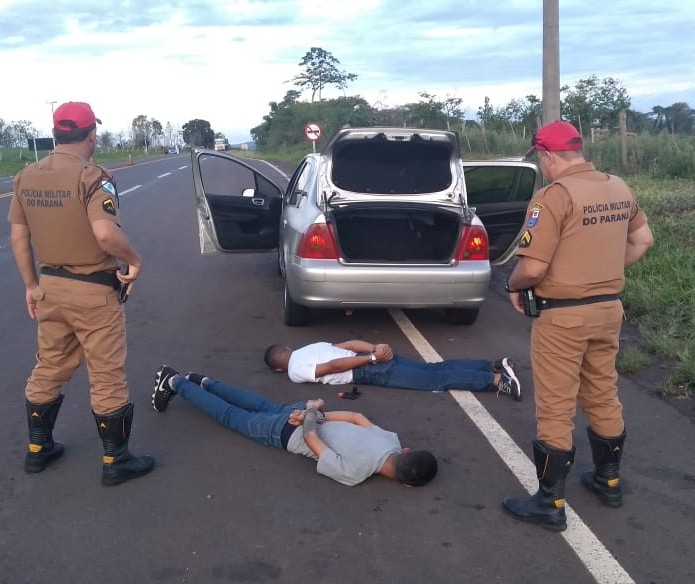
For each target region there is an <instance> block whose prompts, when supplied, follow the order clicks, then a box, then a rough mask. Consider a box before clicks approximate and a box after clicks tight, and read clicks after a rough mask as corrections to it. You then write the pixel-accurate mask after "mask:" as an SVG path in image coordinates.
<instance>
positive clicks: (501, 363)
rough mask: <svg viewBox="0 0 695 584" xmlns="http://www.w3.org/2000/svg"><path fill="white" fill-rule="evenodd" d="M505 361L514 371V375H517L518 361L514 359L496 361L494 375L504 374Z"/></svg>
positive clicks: (507, 358) (493, 366)
mask: <svg viewBox="0 0 695 584" xmlns="http://www.w3.org/2000/svg"><path fill="white" fill-rule="evenodd" d="M504 361H506V362H507V365H508V366H509V367H511V368H512V369H513V370H514V373H516V361H515V360H514V359H511V358H510V357H504V358H502V359H495V360H494V361H493V362H492V371H493V372H494V373H502V371H504Z"/></svg>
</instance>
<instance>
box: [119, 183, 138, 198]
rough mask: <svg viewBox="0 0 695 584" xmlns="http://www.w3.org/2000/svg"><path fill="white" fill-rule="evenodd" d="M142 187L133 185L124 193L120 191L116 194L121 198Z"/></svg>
mask: <svg viewBox="0 0 695 584" xmlns="http://www.w3.org/2000/svg"><path fill="white" fill-rule="evenodd" d="M140 187H142V185H135V186H134V187H130V188H129V189H126V190H125V191H121V192H120V193H118V196H119V197H122V196H124V195H127V194H128V193H132V192H133V191H137V190H138V189H139V188H140Z"/></svg>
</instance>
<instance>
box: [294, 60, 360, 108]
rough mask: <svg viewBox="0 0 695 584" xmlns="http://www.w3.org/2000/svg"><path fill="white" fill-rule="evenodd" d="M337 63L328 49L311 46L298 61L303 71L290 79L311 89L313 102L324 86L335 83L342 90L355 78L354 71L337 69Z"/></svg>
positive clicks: (338, 62)
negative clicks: (348, 71)
mask: <svg viewBox="0 0 695 584" xmlns="http://www.w3.org/2000/svg"><path fill="white" fill-rule="evenodd" d="M339 64H340V61H338V59H336V58H335V57H334V56H333V55H331V53H329V52H328V51H326V50H324V49H321V48H319V47H311V50H310V51H309V52H307V53H306V55H304V57H303V58H302V60H301V61H300V62H299V66H300V67H304V71H302V72H301V73H300V74H299V75H295V76H294V77H293V78H292V79H291V81H294V84H295V85H296V86H297V87H301V88H302V89H305V88H307V87H308V88H309V89H311V103H314V100H315V99H316V95H317V94H318V98H319V101H321V94H322V92H323V89H324V88H325V87H326V86H328V85H335V86H337V87H338V89H341V90H343V92H344V91H345V89H346V88H347V85H348V82H350V81H354V80H355V79H357V75H355V74H354V73H347V72H346V71H339V70H338V65H339Z"/></svg>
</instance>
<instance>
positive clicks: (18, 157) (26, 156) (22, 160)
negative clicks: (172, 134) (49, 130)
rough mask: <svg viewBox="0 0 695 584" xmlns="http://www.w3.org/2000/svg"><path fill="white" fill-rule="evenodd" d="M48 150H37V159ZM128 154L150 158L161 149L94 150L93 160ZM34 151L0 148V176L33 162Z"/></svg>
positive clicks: (117, 159) (119, 158)
mask: <svg viewBox="0 0 695 584" xmlns="http://www.w3.org/2000/svg"><path fill="white" fill-rule="evenodd" d="M47 154H48V152H39V160H41V158H43V157H44V156H46V155H47ZM128 154H131V155H132V157H133V159H134V160H138V159H142V158H152V157H156V156H162V155H163V154H164V152H163V150H162V149H158V150H150V152H149V153H147V154H145V153H144V152H143V151H141V150H138V151H133V152H127V151H114V152H95V154H94V160H95V162H96V163H97V164H105V163H109V162H125V161H127V160H128ZM35 161H36V158H35V157H34V152H33V151H30V150H26V149H25V150H19V149H9V148H0V176H14V175H15V174H17V173H18V172H19V171H20V170H22V169H23V168H24V167H25V166H26V165H27V164H31V163H32V162H35Z"/></svg>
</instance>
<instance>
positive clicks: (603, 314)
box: [503, 121, 653, 531]
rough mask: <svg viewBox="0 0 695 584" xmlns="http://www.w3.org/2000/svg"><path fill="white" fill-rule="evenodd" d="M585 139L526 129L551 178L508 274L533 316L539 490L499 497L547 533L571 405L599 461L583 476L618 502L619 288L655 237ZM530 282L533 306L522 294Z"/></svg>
mask: <svg viewBox="0 0 695 584" xmlns="http://www.w3.org/2000/svg"><path fill="white" fill-rule="evenodd" d="M582 147H583V140H582V136H581V134H579V132H578V131H577V130H576V129H575V128H574V126H572V125H571V124H568V123H566V122H562V121H557V122H553V123H551V124H548V125H546V126H544V127H542V128H541V129H540V130H539V131H538V132H537V133H536V135H535V136H534V141H533V146H532V148H531V149H530V150H529V151H528V152H527V156H528V155H530V154H532V153H534V152H535V153H536V154H537V157H538V164H539V165H540V168H541V171H542V173H543V175H544V177H545V178H546V179H547V181H548V182H550V184H549V185H548V186H546V187H544V188H542V189H540V190H539V191H538V192H537V193H536V194H535V195H534V197H533V199H532V200H531V202H530V204H529V208H528V215H527V218H526V227H525V229H526V230H525V232H524V234H523V236H522V239H521V242H520V244H519V249H518V252H517V255H518V256H519V261H518V263H517V265H516V266H515V268H514V271H513V272H512V274H511V276H510V277H509V280H508V281H507V291H508V292H509V294H510V299H511V302H512V305H513V306H514V308H515V309H516V310H517V311H518V312H521V313H522V314H524V313H526V314H528V315H529V316H531V315H533V312H536V314H537V318H534V320H533V326H532V332H531V364H532V368H533V382H534V389H535V400H536V425H537V437H536V438H537V439H536V440H534V442H533V453H534V459H535V464H536V473H537V476H538V481H539V486H538V491H537V492H536V493H535V494H534V495H532V496H530V497H525V498H507V499H505V500H504V503H503V505H504V508H505V509H506V510H507V511H508V512H509V513H511V514H512V515H513V516H514V517H515V518H517V519H520V520H524V521H529V522H532V523H536V524H539V525H541V526H542V527H545V528H547V529H550V530H553V531H562V530H564V529H565V528H566V527H567V521H566V515H565V509H564V505H565V478H566V477H567V473H568V472H569V470H570V467H571V466H572V463H573V462H574V453H575V447H574V446H573V444H572V430H573V429H574V423H573V419H574V417H575V413H576V408H577V402H579V405H580V406H581V407H582V409H583V411H584V413H585V414H586V416H587V418H588V419H589V423H590V426H589V427H588V429H587V431H588V435H589V444H590V445H591V452H592V456H593V461H594V465H595V467H594V469H593V470H591V471H588V472H586V473H584V475H582V483H583V484H584V485H585V486H586V487H587V488H589V489H590V490H591V491H592V492H594V493H595V494H596V495H598V497H599V499H600V500H601V502H602V503H603V504H604V505H607V506H609V507H619V506H620V505H621V504H622V492H621V487H620V476H619V466H620V458H621V455H622V451H623V444H624V442H625V436H626V432H625V424H624V422H623V415H622V405H621V403H620V400H619V398H618V389H617V381H618V374H617V372H616V369H615V360H616V357H617V353H618V341H619V337H620V327H621V323H622V320H623V307H622V304H621V302H620V299H619V294H620V293H621V292H622V290H623V287H624V283H625V277H624V271H625V268H626V267H627V266H630V265H631V264H633V263H635V262H636V261H638V260H639V259H640V258H641V257H642V256H643V255H644V254H645V253H646V252H647V250H648V249H649V248H650V247H651V246H652V245H653V237H652V233H651V230H650V229H649V226H648V224H647V218H646V216H645V214H644V213H643V212H642V211H641V210H640V208H639V207H638V205H637V201H636V200H635V197H634V196H633V194H632V192H631V191H630V189H629V188H628V187H627V185H626V184H625V183H624V182H623V181H622V180H621V179H620V178H618V177H616V176H612V175H608V174H604V173H602V172H598V171H597V170H596V169H595V167H594V165H593V164H591V163H589V162H586V160H585V159H584V155H583V152H582ZM531 289H533V291H534V293H535V302H534V301H533V300H531V301H529V300H528V296H527V295H526V294H527V291H528V290H531ZM524 298H526V300H527V307H526V309H525V308H524ZM525 311H526V312H525Z"/></svg>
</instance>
